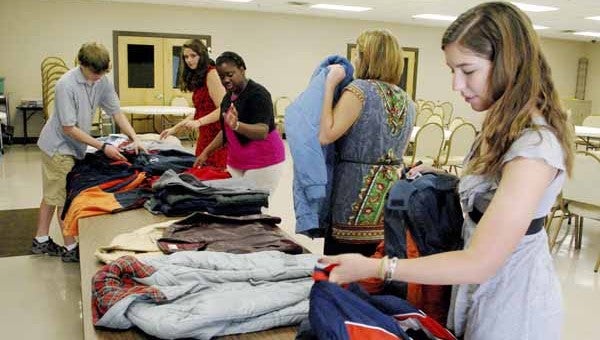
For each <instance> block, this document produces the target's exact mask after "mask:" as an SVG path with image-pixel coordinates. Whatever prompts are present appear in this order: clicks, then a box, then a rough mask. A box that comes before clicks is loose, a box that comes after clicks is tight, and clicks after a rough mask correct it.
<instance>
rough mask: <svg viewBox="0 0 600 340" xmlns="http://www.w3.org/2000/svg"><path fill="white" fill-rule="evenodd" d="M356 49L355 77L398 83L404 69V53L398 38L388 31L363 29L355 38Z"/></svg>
mask: <svg viewBox="0 0 600 340" xmlns="http://www.w3.org/2000/svg"><path fill="white" fill-rule="evenodd" d="M356 49H357V53H358V60H357V61H356V65H355V72H354V76H355V77H356V78H358V79H377V80H382V81H385V82H388V83H392V84H398V83H400V78H401V77H402V72H403V70H404V55H403V53H402V48H401V47H400V44H398V40H397V39H396V38H395V37H394V36H393V35H392V33H391V32H390V31H388V30H369V31H364V32H363V33H361V34H360V35H359V36H358V38H357V39H356Z"/></svg>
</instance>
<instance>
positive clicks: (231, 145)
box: [224, 124, 285, 170]
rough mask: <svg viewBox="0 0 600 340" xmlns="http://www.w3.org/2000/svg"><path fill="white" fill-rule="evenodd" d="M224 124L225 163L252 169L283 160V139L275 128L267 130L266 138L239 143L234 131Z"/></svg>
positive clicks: (234, 166)
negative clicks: (226, 149)
mask: <svg viewBox="0 0 600 340" xmlns="http://www.w3.org/2000/svg"><path fill="white" fill-rule="evenodd" d="M224 125H225V134H226V135H227V148H228V153H227V165H229V166H230V167H232V168H235V169H239V170H253V169H260V168H266V167H268V166H271V165H275V164H279V163H281V162H283V161H284V160H285V149H284V147H283V140H282V139H281V137H280V136H279V133H278V132H277V130H276V129H275V130H273V131H271V132H269V134H268V135H267V138H266V139H262V140H252V141H250V142H249V143H246V144H244V145H242V144H240V141H239V140H238V139H237V136H236V134H235V132H234V131H233V130H232V129H231V128H230V127H229V125H227V124H224Z"/></svg>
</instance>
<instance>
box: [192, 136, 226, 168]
mask: <svg viewBox="0 0 600 340" xmlns="http://www.w3.org/2000/svg"><path fill="white" fill-rule="evenodd" d="M223 145H224V143H223V130H221V131H219V133H217V135H216V136H215V138H213V140H212V142H210V144H208V145H207V146H206V147H205V148H204V150H202V152H201V153H200V154H199V155H198V157H196V161H195V162H194V166H200V165H203V164H204V162H206V160H207V159H208V156H210V155H211V154H212V153H213V152H214V151H215V150H217V149H218V148H220V147H222V146H223Z"/></svg>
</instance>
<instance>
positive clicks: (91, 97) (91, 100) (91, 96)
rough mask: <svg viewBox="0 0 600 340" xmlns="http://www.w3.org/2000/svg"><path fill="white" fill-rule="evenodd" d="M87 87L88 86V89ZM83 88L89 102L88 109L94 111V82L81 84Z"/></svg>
mask: <svg viewBox="0 0 600 340" xmlns="http://www.w3.org/2000/svg"><path fill="white" fill-rule="evenodd" d="M88 87H89V88H90V90H89V91H88ZM83 88H84V89H85V94H86V95H87V99H88V103H90V110H91V112H92V113H94V97H95V96H96V93H94V84H92V85H88V83H85V84H84V85H83Z"/></svg>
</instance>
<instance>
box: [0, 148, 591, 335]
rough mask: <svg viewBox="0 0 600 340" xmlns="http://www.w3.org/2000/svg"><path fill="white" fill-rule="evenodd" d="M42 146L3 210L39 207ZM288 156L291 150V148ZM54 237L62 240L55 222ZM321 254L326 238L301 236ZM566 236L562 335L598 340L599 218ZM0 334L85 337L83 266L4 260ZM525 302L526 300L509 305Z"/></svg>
mask: <svg viewBox="0 0 600 340" xmlns="http://www.w3.org/2000/svg"><path fill="white" fill-rule="evenodd" d="M39 155H40V151H39V150H38V148H37V147H36V146H35V145H27V146H21V145H11V146H8V147H7V149H6V154H5V155H4V156H3V157H2V156H0V210H9V209H24V208H33V207H37V206H39V200H40V197H41V179H40V161H39ZM288 159H290V158H289V154H288ZM291 179H292V164H291V161H287V163H286V167H285V170H284V174H283V178H282V181H281V184H280V186H279V188H278V189H277V191H276V192H275V193H274V195H273V198H272V200H271V207H270V213H271V214H273V215H277V216H280V217H282V219H283V222H282V224H281V226H282V227H283V228H284V229H286V230H287V231H288V232H289V233H290V234H292V233H293V230H292V228H293V221H294V215H293V203H292V199H291ZM51 236H53V238H55V239H58V240H60V239H61V238H60V236H59V234H58V232H57V225H56V222H54V223H53V226H52V232H51ZM295 237H296V238H297V240H298V242H300V243H301V244H302V245H304V246H305V247H307V248H308V249H309V250H311V251H312V252H315V253H320V252H321V249H322V241H321V240H310V239H308V238H306V237H303V236H295ZM569 242H570V237H567V238H566V239H565V240H564V242H563V244H562V246H561V247H560V249H559V250H558V251H557V252H556V254H555V255H554V258H555V264H556V268H557V270H558V273H559V275H560V279H561V282H562V289H563V296H564V305H565V312H566V313H565V314H566V315H565V326H564V332H563V337H562V338H563V339H578V340H588V339H589V340H592V339H598V330H597V325H596V322H597V318H598V315H600V273H598V274H596V273H594V272H593V270H592V269H593V266H594V264H595V261H596V257H597V256H598V253H599V252H600V223H598V222H593V221H588V220H586V221H585V228H584V236H583V245H582V249H581V250H574V249H573V247H572V246H569ZM0 272H1V273H3V276H4V277H5V278H3V279H2V280H1V281H0V282H1V283H0V301H2V304H1V307H0V308H1V311H0V315H1V316H2V317H0V334H2V335H1V336H0V338H6V339H13V338H14V339H39V338H44V339H49V340H52V339H57V340H58V339H60V340H69V339H81V338H82V326H81V302H80V299H81V295H80V294H81V291H80V285H79V267H78V266H77V264H63V263H62V262H61V261H60V260H59V259H58V258H49V257H44V256H21V257H10V258H0ZM507 308H519V306H507Z"/></svg>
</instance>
